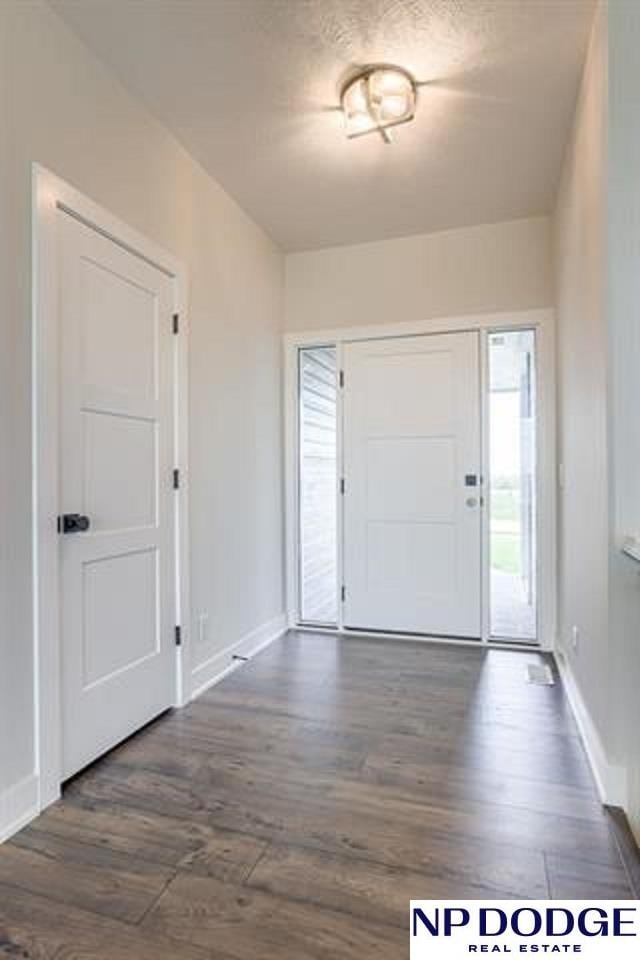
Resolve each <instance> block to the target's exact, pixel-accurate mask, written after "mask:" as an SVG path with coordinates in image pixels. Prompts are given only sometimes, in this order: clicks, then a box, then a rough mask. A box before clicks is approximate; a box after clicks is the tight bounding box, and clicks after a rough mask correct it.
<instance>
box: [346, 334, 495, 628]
mask: <svg viewBox="0 0 640 960" xmlns="http://www.w3.org/2000/svg"><path fill="white" fill-rule="evenodd" d="M344 404H345V406H344V416H345V420H344V444H345V447H344V463H345V479H346V488H345V489H346V492H345V502H344V536H345V544H344V566H345V570H344V573H345V585H346V599H345V607H344V622H345V625H346V626H347V627H352V628H357V629H373V630H387V631H399V632H411V633H424V634H441V635H450V636H466V637H479V636H480V634H481V611H480V597H481V586H480V558H481V549H480V536H481V514H480V488H479V486H478V485H476V486H468V485H467V476H468V475H472V476H476V477H478V483H479V470H480V392H479V359H478V337H477V334H475V333H461V334H446V335H442V336H422V337H405V338H397V339H387V340H376V341H365V342H358V343H352V344H348V345H347V346H346V347H345V398H344Z"/></svg>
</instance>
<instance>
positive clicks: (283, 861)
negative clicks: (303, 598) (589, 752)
mask: <svg viewBox="0 0 640 960" xmlns="http://www.w3.org/2000/svg"><path fill="white" fill-rule="evenodd" d="M536 659H537V655H536V654H533V653H525V652H523V653H520V652H510V651H501V650H492V651H489V652H484V651H481V650H479V649H478V650H476V649H470V648H468V647H453V646H445V645H431V644H421V643H407V642H402V641H388V640H374V639H366V638H357V639H355V638H354V639H352V638H349V639H348V640H339V639H336V638H333V637H328V636H322V635H319V634H315V635H314V634H304V633H290V634H289V635H287V636H286V637H284V638H283V639H282V640H280V641H278V642H277V643H275V644H273V645H272V646H271V647H269V648H268V649H267V650H265V651H264V652H263V653H261V654H260V655H259V656H257V657H256V658H255V659H254V660H253V661H251V662H250V663H248V664H246V665H244V666H243V667H242V668H241V669H239V670H238V671H236V672H235V673H233V674H232V675H231V676H229V677H227V679H225V680H224V681H223V682H222V683H221V684H220V685H218V686H217V687H215V688H213V689H212V690H211V691H209V692H208V693H207V694H205V695H204V696H202V697H201V698H200V699H199V700H197V701H196V702H195V703H193V704H191V705H190V706H189V707H187V708H186V709H185V710H183V711H181V712H175V713H172V714H169V715H166V716H164V717H162V718H160V719H159V720H158V721H156V722H155V723H154V724H152V725H150V726H149V727H147V728H146V729H145V730H143V731H142V732H141V733H139V734H138V735H137V736H136V737H134V738H132V739H131V740H129V741H128V742H127V743H125V744H123V745H122V746H121V747H119V748H117V749H116V750H114V751H113V752H112V753H111V754H109V755H108V756H107V757H105V758H104V759H103V760H101V761H100V762H98V763H96V764H95V765H94V766H93V767H92V768H90V769H89V770H87V771H86V772H85V773H83V774H82V775H80V776H79V777H78V778H76V779H75V780H74V781H73V782H72V783H70V784H69V785H68V786H67V788H66V789H65V792H64V796H63V799H62V800H61V801H60V802H59V803H57V804H55V805H54V806H53V807H51V808H50V809H49V810H48V811H46V812H45V813H44V815H42V816H41V817H39V818H38V819H37V820H36V821H35V822H34V823H33V824H31V825H30V826H29V827H28V828H26V829H25V830H23V831H22V832H21V833H20V834H18V835H17V836H16V837H14V838H13V839H12V840H11V842H9V843H7V844H5V845H4V846H3V847H2V848H0V955H1V956H6V957H11V958H15V957H29V958H39V960H41V958H56V960H62V958H74V960H78V958H81V957H82V958H89V957H91V958H94V960H95V958H104V960H165V958H167V960H169V958H171V960H176V958H179V960H190V958H205V957H208V958H212V957H217V958H227V960H231V958H236V960H278V958H287V960H288V958H294V957H295V958H296V960H306V958H314V960H319V958H327V957H332V958H336V960H347V958H356V957H357V958H361V957H363V956H367V957H369V958H372V960H376V958H385V960H391V958H398V957H404V956H407V954H408V933H407V927H408V924H407V921H408V909H409V900H410V898H411V897H416V898H439V899H441V898H457V899H461V898H476V899H478V898H490V899H499V898H510V899H518V898H546V897H553V898H592V897H593V898H596V897H597V898H602V897H604V898H607V899H615V898H630V897H631V896H632V894H631V893H630V890H629V888H628V885H627V880H626V876H625V873H624V870H623V868H622V864H621V861H620V858H619V855H618V850H617V846H616V842H615V839H614V837H613V834H612V832H611V831H610V828H609V824H608V821H607V817H606V815H605V813H604V812H603V810H602V809H601V807H600V805H599V803H598V800H597V797H596V793H595V790H594V786H593V783H592V779H591V775H590V772H589V768H588V765H587V761H586V758H585V755H584V753H583V750H582V747H581V744H580V741H579V740H578V737H577V731H576V728H575V725H574V722H573V719H572V716H571V712H570V709H569V707H568V704H567V701H566V698H565V696H564V693H563V690H562V687H561V686H560V685H559V684H557V685H556V686H555V687H538V686H531V685H529V684H527V683H526V682H525V667H526V664H527V663H528V662H530V661H532V660H536Z"/></svg>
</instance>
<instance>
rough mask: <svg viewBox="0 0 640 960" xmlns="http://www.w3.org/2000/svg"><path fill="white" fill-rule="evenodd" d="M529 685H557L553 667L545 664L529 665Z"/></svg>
mask: <svg viewBox="0 0 640 960" xmlns="http://www.w3.org/2000/svg"><path fill="white" fill-rule="evenodd" d="M527 683H537V684H538V685H539V686H543V687H552V686H553V685H554V683H555V680H554V679H553V673H552V672H551V667H548V666H547V665H546V664H545V663H528V664H527Z"/></svg>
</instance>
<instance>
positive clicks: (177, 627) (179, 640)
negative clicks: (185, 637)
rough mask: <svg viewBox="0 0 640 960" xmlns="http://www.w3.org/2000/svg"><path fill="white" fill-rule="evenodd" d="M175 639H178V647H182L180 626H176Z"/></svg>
mask: <svg viewBox="0 0 640 960" xmlns="http://www.w3.org/2000/svg"><path fill="white" fill-rule="evenodd" d="M175 638H176V647H181V646H182V630H181V629H180V627H179V626H178V624H176V626H175Z"/></svg>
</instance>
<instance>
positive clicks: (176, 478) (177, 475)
mask: <svg viewBox="0 0 640 960" xmlns="http://www.w3.org/2000/svg"><path fill="white" fill-rule="evenodd" d="M173 489H174V490H179V489H180V471H179V470H178V468H177V467H176V468H175V469H174V471H173Z"/></svg>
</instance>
